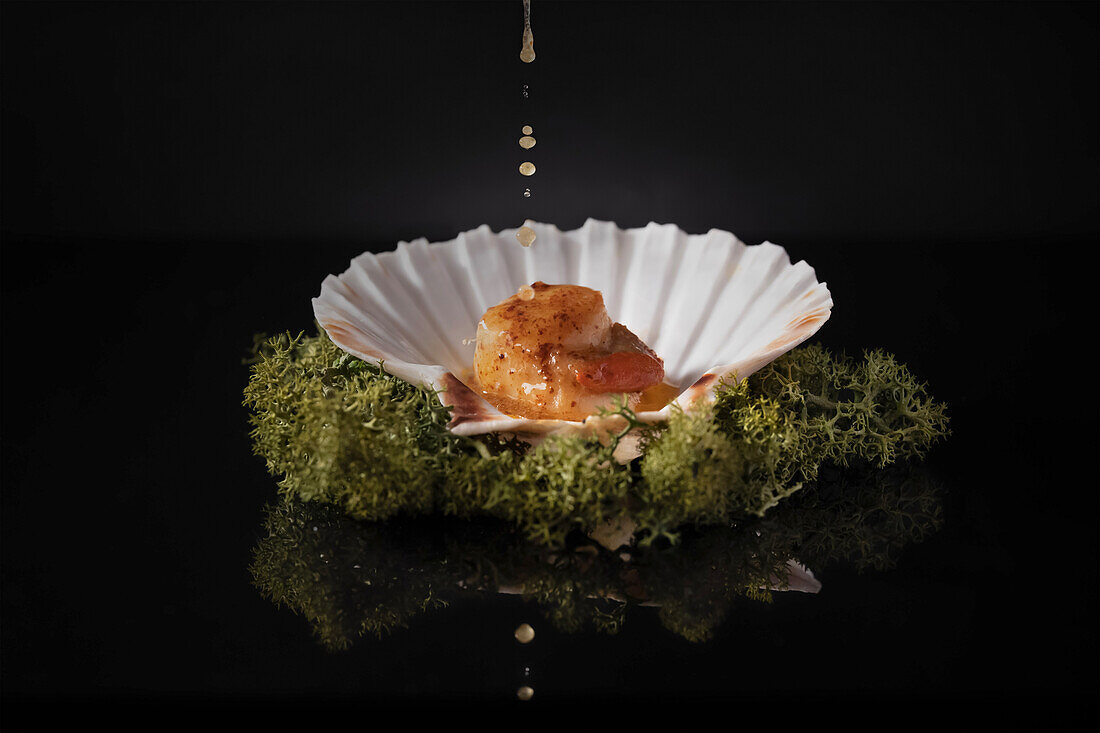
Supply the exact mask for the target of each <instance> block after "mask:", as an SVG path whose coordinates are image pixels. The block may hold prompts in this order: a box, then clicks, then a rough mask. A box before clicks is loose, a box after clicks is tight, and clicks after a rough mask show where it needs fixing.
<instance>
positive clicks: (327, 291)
mask: <svg viewBox="0 0 1100 733" xmlns="http://www.w3.org/2000/svg"><path fill="white" fill-rule="evenodd" d="M527 225H528V226H530V227H531V228H533V229H534V230H535V232H536V234H537V239H536V240H535V243H534V245H533V246H531V247H529V248H527V247H522V246H520V244H519V243H518V242H517V241H516V237H515V233H516V230H515V229H505V230H503V231H500V232H493V231H492V230H490V229H489V227H488V226H482V227H480V228H478V229H474V230H472V231H469V232H465V233H463V234H460V235H458V237H457V238H456V239H453V240H451V241H447V242H437V243H428V241H427V240H425V239H418V240H416V241H413V242H400V243H398V245H397V249H396V250H395V251H392V252H383V253H380V254H372V253H365V254H362V255H359V256H358V257H356V258H355V259H354V260H352V262H351V266H350V267H349V268H348V270H347V271H346V272H344V273H343V274H342V275H339V276H333V275H330V276H329V277H327V278H326V279H325V280H324V282H323V283H322V285H321V293H320V295H319V296H318V297H316V298H314V299H313V310H314V314H315V315H316V317H317V321H318V322H319V323H320V324H321V326H322V328H324V330H325V331H326V333H328V335H329V337H330V338H332V340H333V341H334V342H335V343H336V344H337V345H338V346H339V347H340V348H342V349H343V350H345V351H347V352H349V353H351V354H354V355H355V356H358V357H360V358H362V359H366V360H368V361H370V362H372V363H378V362H379V361H383V362H385V368H386V370H387V371H389V372H390V373H391V374H394V375H396V376H398V377H401V378H402V379H404V380H406V381H409V382H414V383H418V384H423V385H426V386H429V387H431V388H433V389H436V390H439V392H440V395H439V396H440V399H441V400H442V401H443V403H444V404H447V405H450V406H452V408H453V410H452V420H451V425H450V428H451V430H453V431H454V432H455V433H458V434H462V435H476V434H480V433H487V432H494V431H501V432H515V433H549V432H558V431H570V430H578V429H585V428H587V427H589V424H590V423H594V422H595V420H594V419H593V418H589V420H587V421H586V422H585V423H578V422H569V421H564V420H527V419H523V418H517V417H511V416H508V415H505V414H502V413H501V412H499V411H498V410H497V409H496V408H494V407H493V406H491V405H490V404H489V403H488V402H486V401H485V400H484V399H482V397H481V396H480V395H478V394H477V392H476V391H475V390H473V389H470V386H472V385H471V383H470V378H469V376H468V375H470V373H471V370H472V366H473V361H474V346H473V338H474V335H475V333H476V329H477V324H478V321H480V320H481V316H482V314H484V313H485V311H486V310H487V309H488V308H489V307H490V306H493V305H496V304H497V303H499V302H500V301H502V300H504V299H505V298H507V297H509V296H511V295H513V294H514V293H515V292H516V290H517V289H518V288H519V287H520V286H521V285H529V284H530V283H532V282H534V281H536V280H542V281H543V282H547V283H552V284H558V283H567V284H573V285H584V286H586V287H589V288H593V289H595V290H598V291H600V292H601V293H603V297H604V302H605V304H606V306H607V312H608V315H609V316H610V317H611V319H612V320H613V321H618V322H620V323H622V324H623V325H625V326H626V327H627V328H629V329H630V330H631V331H633V332H634V333H636V334H637V335H638V336H639V337H640V338H641V339H642V340H643V341H645V342H646V343H647V344H648V345H649V346H650V347H651V348H652V349H653V350H654V351H655V352H657V355H658V356H660V357H661V358H662V359H663V360H664V363H665V377H666V381H668V382H670V383H672V384H674V385H676V386H677V387H678V388H679V389H680V390H681V391H680V395H679V397H678V398H677V399H676V403H677V404H679V405H680V406H681V407H685V408H686V407H689V406H690V405H691V404H692V403H693V402H695V401H696V400H698V399H705V398H708V397H710V396H711V395H712V394H713V390H714V388H715V386H716V385H717V384H718V382H719V381H720V380H721V379H722V378H723V377H727V376H731V375H735V376H737V377H738V378H744V377H747V376H748V375H750V374H752V373H753V372H755V371H756V370H757V369H759V368H760V367H762V366H764V365H765V364H767V363H768V362H770V361H772V360H774V359H776V358H777V357H779V356H780V355H782V354H783V353H785V352H787V351H789V350H791V349H793V348H794V347H795V346H797V345H798V344H800V343H802V342H803V341H805V340H806V339H807V338H809V337H810V336H812V335H813V334H814V333H815V332H816V331H817V330H818V329H819V328H820V327H821V325H822V324H823V323H824V322H825V321H826V320H827V319H828V318H829V314H830V311H831V309H832V304H833V301H832V297H831V295H830V294H829V290H828V288H827V287H826V286H825V283H822V282H818V280H817V276H816V274H815V273H814V270H813V268H811V267H810V266H809V265H808V264H806V263H805V262H797V263H795V264H791V261H790V258H789V257H788V256H787V253H786V251H785V250H784V249H783V248H782V247H780V246H778V245H775V244H771V243H769V242H764V243H763V244H758V245H752V246H748V245H745V244H744V243H743V242H741V241H740V240H738V239H737V238H736V237H735V236H733V235H732V234H730V233H729V232H725V231H721V230H718V229H712V230H710V231H709V232H707V233H706V234H697V235H692V234H687V233H685V232H684V231H682V230H681V229H679V228H678V227H676V226H675V225H672V224H653V223H651V224H649V225H648V226H645V227H641V228H637V229H620V228H619V227H618V226H616V225H615V224H613V223H610V222H601V221H596V220H594V219H589V220H588V221H587V222H585V224H584V226H582V227H581V228H579V229H575V230H573V231H567V232H563V231H560V230H559V229H558V228H557V227H555V226H553V225H551V224H539V223H535V222H528V224H527ZM669 409H670V408H669V407H665V408H663V409H661V410H659V411H653V412H643V413H640V414H639V417H640V418H641V419H642V420H645V421H647V422H657V421H661V420H664V419H666V418H667V417H668V413H669Z"/></svg>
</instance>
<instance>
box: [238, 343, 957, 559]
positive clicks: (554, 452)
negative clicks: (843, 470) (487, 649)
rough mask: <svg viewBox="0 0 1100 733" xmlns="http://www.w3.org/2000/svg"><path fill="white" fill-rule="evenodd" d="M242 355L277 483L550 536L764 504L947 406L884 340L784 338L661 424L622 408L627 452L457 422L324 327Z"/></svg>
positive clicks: (912, 452) (890, 441)
mask: <svg viewBox="0 0 1100 733" xmlns="http://www.w3.org/2000/svg"><path fill="white" fill-rule="evenodd" d="M383 366H384V365H383ZM251 369H252V374H251V378H250V380H249V383H248V386H247V387H246V389H245V404H246V405H247V406H248V407H249V408H250V411H251V414H250V420H251V424H252V433H251V435H252V438H253V445H254V450H255V452H256V453H257V454H258V455H260V456H262V457H263V458H264V460H265V461H266V463H267V466H268V469H269V470H270V471H271V472H272V473H273V474H274V475H276V476H277V477H279V487H280V490H281V492H282V493H284V494H285V495H286V496H289V497H294V498H298V499H302V500H305V501H318V502H323V503H327V504H331V505H334V506H336V507H339V508H340V509H341V510H342V511H344V512H345V513H347V514H348V515H349V516H351V517H354V518H357V519H368V520H377V519H385V518H387V517H391V516H394V515H396V514H401V513H406V514H427V513H441V514H444V515H451V516H457V517H467V518H468V517H477V516H489V517H496V518H500V519H504V520H506V521H508V522H511V523H512V524H514V525H515V526H517V527H518V528H519V529H520V530H521V532H522V533H523V535H524V536H525V537H527V538H528V539H530V540H532V541H535V542H537V543H541V544H543V545H554V546H558V545H561V544H562V543H563V542H564V541H565V538H566V537H567V536H568V535H569V533H570V532H571V531H573V530H581V531H584V532H588V531H591V530H593V529H594V528H596V527H597V526H599V525H600V524H601V523H603V522H606V521H608V520H611V519H614V518H617V517H620V516H622V515H629V516H630V517H631V518H633V520H634V521H635V522H636V523H637V526H638V531H639V533H640V537H641V538H642V540H643V541H644V542H646V543H649V542H653V541H655V540H656V539H658V538H667V539H668V540H671V541H675V540H676V538H677V537H678V536H679V533H680V532H681V530H682V528H683V527H685V526H689V525H714V524H724V523H728V522H729V521H731V520H733V519H736V518H738V517H747V516H763V515H764V514H765V513H766V512H768V511H769V510H771V509H773V508H774V507H776V506H777V505H779V504H781V503H782V502H783V500H784V499H786V498H787V497H790V496H791V495H792V494H794V493H795V492H797V491H798V490H799V489H800V488H802V487H803V486H804V485H806V483H807V482H812V481H813V480H815V478H816V477H817V475H818V472H819V470H820V468H821V466H822V465H845V464H846V463H848V462H849V461H852V460H857V459H858V460H861V461H869V462H871V463H873V464H874V465H878V466H885V465H888V464H890V463H892V462H893V461H895V460H897V459H899V458H908V457H918V456H921V455H923V453H924V452H925V451H926V450H927V448H928V447H929V446H930V445H931V444H932V443H934V442H935V441H936V440H938V439H940V438H942V437H944V436H945V435H947V432H948V431H947V418H946V415H945V407H944V405H943V404H942V403H937V402H935V401H934V400H933V399H932V398H931V397H930V396H929V395H928V394H927V391H926V388H925V386H924V385H923V384H921V383H920V382H918V381H917V380H916V379H915V378H914V377H913V376H912V375H911V374H910V373H909V371H908V370H907V369H906V368H905V367H904V366H903V365H901V364H899V363H898V362H897V361H896V360H895V359H894V357H892V356H890V355H889V354H885V353H883V352H880V351H872V352H868V353H867V354H865V355H864V357H863V359H862V360H858V361H857V360H852V359H849V358H847V357H843V356H841V357H834V356H833V355H831V354H829V353H828V352H827V351H825V350H824V349H821V348H820V347H814V346H810V347H804V348H800V349H796V350H794V351H792V352H791V353H789V354H787V355H785V356H783V357H781V358H780V359H778V360H777V361H775V362H773V363H772V364H769V365H768V366H766V367H764V368H763V369H761V370H760V371H759V372H758V373H756V374H754V375H752V376H751V377H750V378H749V379H747V380H742V381H740V382H733V381H730V382H727V383H724V384H722V385H720V386H719V388H718V389H717V391H716V399H715V401H714V403H713V404H710V405H706V406H702V407H700V408H698V409H693V410H692V411H690V412H687V413H685V412H674V413H673V415H672V416H671V418H670V419H669V421H668V423H667V424H666V425H661V426H642V425H640V424H639V423H638V422H637V421H636V420H635V419H634V417H633V415H632V414H631V413H630V411H629V410H626V409H622V408H620V409H619V410H618V411H617V412H618V414H620V415H622V416H623V417H624V418H626V424H627V430H629V431H632V432H636V433H637V434H638V436H639V438H640V443H641V445H642V447H643V451H644V453H643V456H642V458H640V459H639V460H637V461H635V462H634V463H633V464H629V465H620V464H618V463H616V462H615V461H614V460H613V459H612V453H613V451H614V448H615V446H616V442H617V439H613V440H611V441H610V442H609V443H608V444H603V443H601V442H600V441H599V440H597V439H595V438H586V437H578V436H572V437H556V438H549V439H547V440H545V441H544V442H542V443H540V444H539V445H537V446H536V447H529V446H528V445H527V444H525V443H521V442H519V441H515V440H505V439H502V438H501V437H499V436H495V435H485V436H478V437H475V438H469V437H460V436H456V435H454V434H452V433H451V432H450V431H448V430H447V429H446V425H447V421H448V419H449V414H448V408H445V407H444V406H443V405H442V404H441V403H440V402H439V400H438V399H437V397H436V395H435V394H433V393H432V392H431V391H429V390H427V389H424V388H421V387H418V386H414V385H411V384H408V383H406V382H404V381H402V380H400V379H397V378H396V377H393V376H392V375H390V374H388V373H387V372H386V371H385V370H384V368H380V367H375V366H372V365H370V364H367V363H365V362H363V361H361V360H359V359H356V358H354V357H352V356H350V355H348V354H346V353H344V352H343V351H341V350H340V349H339V348H337V347H336V346H335V344H333V343H332V342H331V341H330V340H329V339H328V337H327V336H325V335H323V334H322V335H320V336H313V337H303V336H301V335H299V336H296V337H291V336H290V335H284V336H281V337H277V338H274V339H270V340H268V341H267V342H266V344H265V345H264V346H263V347H262V349H261V350H260V353H259V354H258V356H257V358H256V359H255V360H254V363H253V364H252V366H251Z"/></svg>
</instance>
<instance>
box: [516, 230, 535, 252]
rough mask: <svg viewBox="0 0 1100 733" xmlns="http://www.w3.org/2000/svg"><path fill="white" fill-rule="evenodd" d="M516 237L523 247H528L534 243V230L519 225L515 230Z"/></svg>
mask: <svg viewBox="0 0 1100 733" xmlns="http://www.w3.org/2000/svg"><path fill="white" fill-rule="evenodd" d="M516 239H518V240H519V243H520V244H522V245H523V246H524V247H530V246H531V245H532V244H534V243H535V230H534V229H532V228H531V227H529V226H527V225H524V226H521V227H520V228H519V229H517V230H516Z"/></svg>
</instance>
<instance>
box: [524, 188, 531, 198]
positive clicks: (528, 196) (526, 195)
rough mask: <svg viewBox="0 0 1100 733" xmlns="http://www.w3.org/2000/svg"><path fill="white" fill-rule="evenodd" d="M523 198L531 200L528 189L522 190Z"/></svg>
mask: <svg viewBox="0 0 1100 733" xmlns="http://www.w3.org/2000/svg"><path fill="white" fill-rule="evenodd" d="M523 198H525V199H529V198H531V189H529V188H525V189H523Z"/></svg>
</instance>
